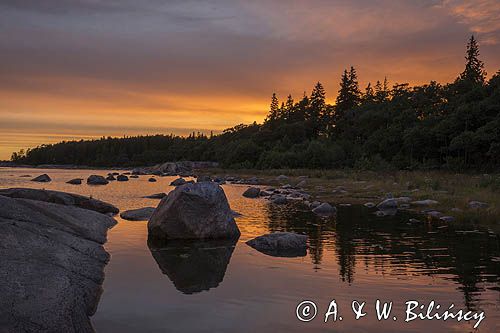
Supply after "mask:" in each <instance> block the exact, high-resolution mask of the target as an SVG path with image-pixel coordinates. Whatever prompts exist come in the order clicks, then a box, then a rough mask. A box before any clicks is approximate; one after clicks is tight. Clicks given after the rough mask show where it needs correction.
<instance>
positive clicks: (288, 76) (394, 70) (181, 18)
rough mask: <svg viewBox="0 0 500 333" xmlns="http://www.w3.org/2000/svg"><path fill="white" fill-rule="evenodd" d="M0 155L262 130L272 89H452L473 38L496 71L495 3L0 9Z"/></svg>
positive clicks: (4, 5)
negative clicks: (100, 141) (125, 138)
mask: <svg viewBox="0 0 500 333" xmlns="http://www.w3.org/2000/svg"><path fill="white" fill-rule="evenodd" d="M0 10H1V12H2V14H1V19H0V25H1V28H2V32H3V34H2V38H1V39H0V54H1V59H2V66H1V68H0V133H1V134H0V159H1V158H7V157H9V155H10V152H11V151H13V150H16V149H19V148H22V147H24V148H26V147H28V146H33V145H38V144H41V143H43V142H54V141H58V140H61V139H62V138H81V137H85V138H88V137H99V136H102V135H116V136H122V135H124V134H127V135H131V134H138V133H155V132H166V133H170V132H174V133H178V134H186V133H188V132H190V131H191V130H193V129H199V130H205V131H208V130H211V129H213V130H216V131H217V130H221V129H223V128H225V127H229V126H232V125H235V124H238V123H241V122H245V123H248V122H251V121H254V120H257V121H261V120H262V119H263V118H264V116H265V112H266V108H267V104H268V99H269V96H270V94H271V92H273V91H277V92H278V95H279V96H280V98H282V99H283V98H285V96H286V95H287V94H288V93H292V94H293V95H294V96H296V97H300V96H302V94H303V92H304V91H307V92H309V91H310V89H311V87H312V86H313V84H314V83H315V82H316V81H317V80H320V81H322V82H323V83H324V84H325V86H326V89H327V93H328V94H327V98H328V99H329V100H333V99H334V97H335V94H336V91H337V90H338V85H337V84H338V81H339V77H340V74H341V72H342V70H343V69H344V68H346V67H348V66H350V65H355V66H357V68H358V73H359V76H360V82H361V84H362V85H363V86H364V85H365V84H366V83H367V82H368V81H372V82H373V81H376V80H377V79H379V80H383V78H384V76H386V75H387V76H388V77H389V80H390V82H391V83H394V82H406V81H408V82H410V83H425V82H428V81H430V80H437V81H440V82H449V81H451V80H453V79H454V78H455V77H456V75H457V74H458V73H459V72H460V71H461V70H462V67H463V53H464V48H465V42H466V40H467V38H468V36H469V35H470V34H471V33H475V34H476V35H477V36H478V39H479V41H480V43H481V51H482V58H483V59H484V60H485V62H486V65H487V70H488V72H489V73H490V74H492V73H494V72H495V71H496V70H498V68H499V67H500V59H499V58H498V56H496V55H497V54H499V53H500V48H499V47H500V46H499V45H500V44H499V41H500V36H499V31H500V20H499V17H500V5H499V3H498V1H495V0H476V1H462V0H443V1H431V0H426V1H390V0H376V1H367V0H357V1H344V0H336V1H323V0H314V1H279V0H271V1H239V0H238V1H233V0H221V1H192V0H191V1H180V0H170V1H167V0H165V1H161V0H148V1H141V2H137V1H132V0H126V1H104V0H96V1H89V0H78V1H70V2H68V1H60V0H46V1H35V0H26V1H17V0H5V1H2V2H1V3H0Z"/></svg>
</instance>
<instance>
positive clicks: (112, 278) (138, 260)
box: [0, 168, 500, 333]
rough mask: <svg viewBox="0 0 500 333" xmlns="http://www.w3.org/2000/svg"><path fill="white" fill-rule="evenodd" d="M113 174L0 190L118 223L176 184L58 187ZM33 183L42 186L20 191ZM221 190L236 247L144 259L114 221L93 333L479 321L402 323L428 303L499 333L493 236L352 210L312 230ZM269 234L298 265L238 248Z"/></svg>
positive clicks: (138, 228) (140, 227)
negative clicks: (357, 309)
mask: <svg viewBox="0 0 500 333" xmlns="http://www.w3.org/2000/svg"><path fill="white" fill-rule="evenodd" d="M112 171H114V170H55V169H51V170H41V169H20V168H0V188H8V187H30V188H45V189H51V190H59V191H65V192H72V193H79V194H83V195H91V196H92V197H93V198H96V199H100V200H104V201H107V202H109V203H112V204H114V205H116V206H117V207H118V208H119V209H120V210H121V211H123V210H128V209H134V208H141V207H145V206H156V205H157V204H158V203H159V200H155V199H144V198H142V197H143V196H145V195H149V194H153V193H158V192H169V191H171V190H172V189H173V187H171V186H169V184H170V182H171V181H172V180H173V179H174V177H157V179H158V181H157V182H156V183H150V182H148V178H149V177H148V176H141V177H140V178H138V179H130V180H129V181H128V182H116V181H115V182H111V183H110V184H109V185H106V186H89V185H87V184H82V185H69V184H66V181H68V180H70V179H72V178H87V177H88V176H89V175H91V174H100V175H104V176H105V175H106V174H107V173H108V172H112ZM42 173H47V174H49V175H50V177H51V178H52V179H53V180H52V182H50V183H36V182H31V181H30V179H31V177H34V176H38V175H40V174H42ZM23 175H25V176H26V175H29V176H30V177H21V176H23ZM222 187H223V188H224V191H225V193H226V195H227V197H228V199H229V202H230V205H231V208H232V209H233V210H235V211H237V212H238V213H240V214H241V216H240V217H237V218H236V222H237V224H238V227H239V228H240V230H241V237H240V239H239V240H238V241H237V242H236V243H231V242H229V243H227V242H218V243H214V244H210V243H208V244H198V245H186V244H174V245H172V246H171V247H167V248H161V249H158V248H155V247H151V248H150V246H148V242H147V234H148V233H147V222H131V221H125V220H122V219H121V218H120V217H119V216H117V217H116V220H117V221H118V224H117V225H116V226H115V227H114V228H113V229H111V230H110V231H109V233H108V242H107V243H106V244H105V248H106V250H107V251H108V252H109V253H110V254H111V260H110V262H109V263H108V265H107V266H106V268H105V273H106V278H105V281H104V284H103V289H104V292H103V294H102V296H101V301H100V303H99V307H98V310H97V312H96V314H95V315H94V316H93V317H92V323H93V326H94V328H95V330H96V331H97V332H121V333H126V332H304V331H307V332H324V331H330V332H471V331H474V329H473V325H474V323H475V322H477V320H472V321H470V322H466V321H460V322H458V321H456V320H452V319H449V320H447V321H442V320H413V321H409V322H405V318H406V314H405V310H406V305H405V302H407V301H409V300H415V301H418V302H419V304H424V305H425V306H427V305H428V304H429V303H430V302H431V301H435V302H436V304H440V305H441V309H440V310H439V311H438V312H443V311H444V310H446V309H448V308H449V306H450V305H451V304H454V308H453V310H454V311H455V310H458V309H463V310H464V312H466V311H474V312H481V311H484V315H485V319H484V320H483V321H482V322H481V324H480V325H479V328H478V330H477V331H478V332H500V311H499V310H500V283H499V281H500V280H499V275H500V245H499V244H500V241H499V237H498V235H495V234H493V233H491V232H489V231H488V230H486V229H481V228H477V227H474V226H469V227H463V226H461V227H456V228H452V227H447V226H445V225H444V226H443V225H441V226H440V225H433V224H428V223H422V224H417V225H412V224H409V223H408V219H409V218H410V217H411V216H409V215H406V214H403V213H401V214H400V213H398V214H397V215H396V216H394V217H383V218H380V217H376V216H374V215H373V214H372V211H370V210H369V209H367V208H365V207H360V206H351V207H338V210H339V211H338V214H337V217H336V218H335V219H322V218H319V217H317V216H315V215H314V214H312V213H311V212H310V211H308V210H307V209H304V208H301V207H299V206H297V205H285V206H275V205H272V204H269V202H268V201H266V200H264V199H247V198H244V197H242V195H241V194H242V193H243V191H244V190H245V189H246V188H247V187H246V186H244V185H229V184H228V185H223V186H222ZM274 231H294V232H298V233H304V234H306V235H307V236H308V237H309V239H308V245H309V249H308V251H307V255H306V256H304V257H298V258H281V257H272V256H268V255H265V254H262V253H260V252H258V251H256V250H254V249H252V248H250V247H249V246H247V245H246V244H245V242H246V241H247V240H249V239H251V238H253V237H256V236H259V235H262V234H266V233H269V232H274ZM464 231H465V232H464ZM304 300H308V301H313V302H314V303H315V304H316V308H317V315H316V317H314V319H313V320H311V321H309V322H305V321H300V320H299V319H298V318H297V314H296V308H297V305H298V304H299V303H301V302H302V301H304ZM332 300H335V304H336V305H337V310H338V313H337V320H336V321H333V316H330V317H329V319H328V321H327V322H326V323H325V322H324V319H325V313H326V312H327V309H328V306H329V305H330V303H331V301H332ZM377 300H380V301H381V302H391V301H392V302H393V303H392V304H393V306H392V312H391V315H390V316H389V317H388V319H387V320H380V321H379V320H378V319H377V316H376V311H375V302H376V301H377ZM353 301H358V302H359V303H362V302H366V304H365V306H364V307H363V311H364V312H366V316H364V317H362V318H359V319H358V320H356V319H355V318H354V316H355V315H354V313H353V311H352V309H351V304H352V302H353ZM301 310H302V309H301ZM312 310H313V307H312V306H311V311H312ZM415 311H416V310H415ZM422 311H424V312H425V310H422ZM434 312H436V311H434ZM299 313H300V314H301V315H302V314H303V312H302V311H299ZM305 313H307V311H306V312H305ZM340 316H341V317H342V321H341V320H340V319H339V317H340ZM394 317H396V319H394ZM303 319H304V318H303Z"/></svg>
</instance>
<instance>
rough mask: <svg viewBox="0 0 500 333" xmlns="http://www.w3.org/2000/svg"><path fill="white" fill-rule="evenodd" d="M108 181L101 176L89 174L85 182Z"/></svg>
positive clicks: (102, 182) (102, 183)
mask: <svg viewBox="0 0 500 333" xmlns="http://www.w3.org/2000/svg"><path fill="white" fill-rule="evenodd" d="M108 183H109V182H108V181H107V180H106V178H104V177H103V176H99V175H91V176H89V178H87V184H89V185H106V184H108Z"/></svg>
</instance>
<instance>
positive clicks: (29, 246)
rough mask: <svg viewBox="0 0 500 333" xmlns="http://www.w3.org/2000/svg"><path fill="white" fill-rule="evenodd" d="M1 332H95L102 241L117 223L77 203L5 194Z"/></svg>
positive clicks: (0, 214) (0, 229) (0, 239)
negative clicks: (94, 315)
mask: <svg viewBox="0 0 500 333" xmlns="http://www.w3.org/2000/svg"><path fill="white" fill-rule="evenodd" d="M0 207H2V209H0V244H1V247H2V250H1V251H0V261H1V263H2V264H1V265H0V279H1V281H2V283H0V331H1V332H9V333H17V332H68V333H72V332H75V333H76V332H78V333H81V332H83V333H86V332H94V330H93V328H92V326H91V322H90V319H89V317H90V316H92V315H93V314H94V313H95V311H96V309H97V304H98V302H99V299H100V296H101V293H102V283H103V280H104V266H105V265H106V263H107V262H108V260H109V255H108V253H107V252H106V251H105V250H104V248H103V246H102V244H104V242H105V241H106V234H107V231H108V229H109V228H111V227H112V226H113V225H115V224H116V221H115V220H114V219H112V218H111V217H108V216H106V215H103V214H100V213H97V212H94V211H91V210H86V209H81V208H78V207H73V206H64V205H59V204H54V203H48V202H42V201H33V200H26V199H14V198H8V197H5V196H1V195H0Z"/></svg>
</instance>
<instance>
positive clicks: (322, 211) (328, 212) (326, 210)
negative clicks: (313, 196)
mask: <svg viewBox="0 0 500 333" xmlns="http://www.w3.org/2000/svg"><path fill="white" fill-rule="evenodd" d="M312 211H313V213H315V214H317V215H321V216H332V215H335V213H337V208H335V207H334V206H332V205H330V204H329V203H328V202H323V203H322V204H320V205H319V206H317V207H316V208H314V209H313V210H312Z"/></svg>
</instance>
